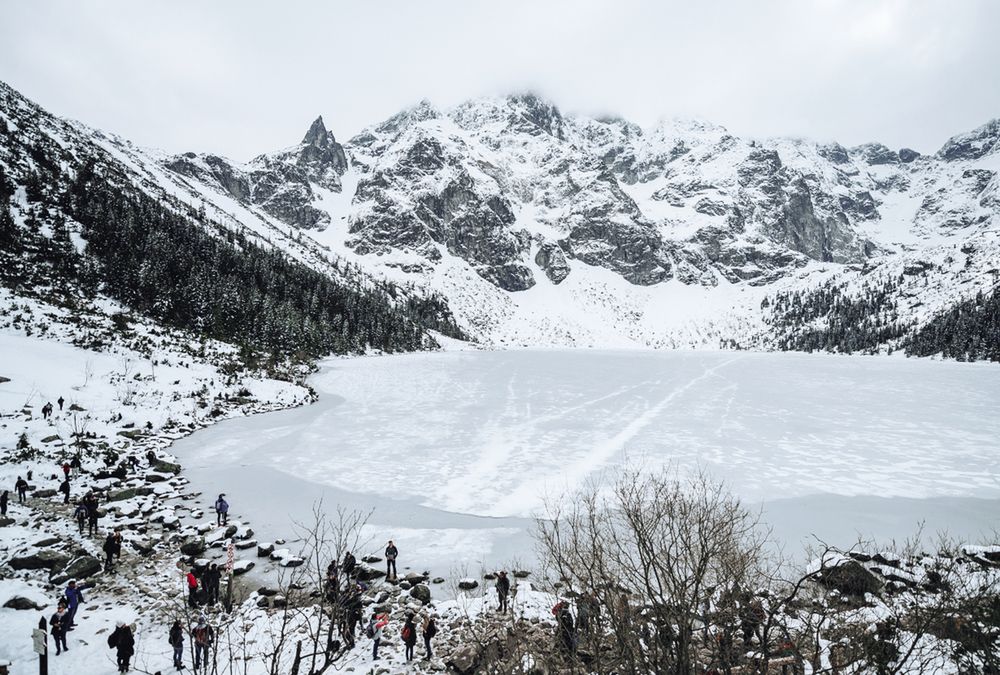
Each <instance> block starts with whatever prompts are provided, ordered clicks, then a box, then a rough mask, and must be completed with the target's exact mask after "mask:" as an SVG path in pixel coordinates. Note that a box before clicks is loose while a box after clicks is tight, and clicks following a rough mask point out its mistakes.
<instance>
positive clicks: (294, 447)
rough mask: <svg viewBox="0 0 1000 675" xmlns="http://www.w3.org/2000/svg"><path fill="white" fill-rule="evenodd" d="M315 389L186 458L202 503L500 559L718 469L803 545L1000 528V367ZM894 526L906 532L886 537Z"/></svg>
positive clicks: (339, 370) (420, 358)
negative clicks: (265, 495)
mask: <svg viewBox="0 0 1000 675" xmlns="http://www.w3.org/2000/svg"><path fill="white" fill-rule="evenodd" d="M313 385H314V386H315V387H316V388H317V389H318V390H319V392H320V396H321V400H320V402H319V403H318V404H315V405H313V406H309V407H304V408H298V409H294V410H288V411H282V412H278V413H269V414H265V415H258V416H254V417H251V418H247V419H239V420H234V421H227V422H224V423H222V424H219V425H217V426H216V427H213V428H211V429H207V430H203V431H199V432H198V433H196V434H194V435H193V436H192V437H190V438H188V439H183V440H181V441H179V442H178V444H177V445H176V446H175V450H176V452H177V453H178V455H179V456H180V458H181V459H182V461H184V462H185V465H186V466H187V467H188V468H190V469H192V471H193V474H194V477H193V480H194V481H195V483H196V485H197V484H198V483H201V482H202V481H205V480H206V478H208V477H211V482H212V483H215V484H218V483H220V482H222V481H225V483H227V484H230V483H232V482H234V481H235V482H236V483H240V482H242V480H244V478H243V477H245V480H246V481H247V482H248V484H250V485H253V486H254V487H255V489H263V490H267V489H268V486H275V485H279V484H280V485H282V488H281V489H282V491H284V492H295V493H297V494H296V495H291V496H290V495H285V496H284V497H282V498H281V499H279V500H278V501H276V502H271V504H272V508H268V509H267V511H268V517H269V518H270V519H272V520H273V521H274V522H275V526H278V523H279V522H280V521H286V522H287V518H288V515H287V514H286V513H284V512H283V509H284V508H285V507H287V508H288V509H289V510H293V509H297V508H302V506H303V505H302V504H298V505H296V504H294V502H295V498H296V497H297V498H299V499H301V498H302V495H304V494H307V493H308V494H319V493H318V492H317V490H316V489H313V490H312V492H310V490H309V489H305V488H304V487H303V486H306V485H312V486H315V487H317V488H318V487H323V488H325V490H326V498H327V500H328V502H331V501H332V502H335V501H347V502H350V503H352V504H354V505H356V506H371V507H374V508H375V509H376V514H377V515H378V517H377V518H376V524H378V525H379V526H382V527H386V528H389V529H390V531H391V529H392V528H393V527H395V528H397V529H399V530H408V531H411V532H412V533H413V534H414V537H413V540H414V542H413V543H416V542H417V541H420V542H423V543H424V544H427V543H428V538H429V539H430V540H432V541H433V539H434V537H433V536H430V537H429V536H428V530H436V531H438V532H439V534H440V536H441V537H442V538H445V539H448V540H449V541H454V542H455V543H459V541H460V540H461V537H456V536H455V533H456V532H465V533H466V535H468V537H469V538H470V539H469V540H470V541H474V542H475V546H476V552H477V553H480V552H481V553H483V555H484V556H485V557H492V556H491V553H492V555H493V556H495V555H500V553H502V551H492V552H491V551H490V545H491V544H490V537H489V536H488V535H489V533H490V532H491V531H493V529H494V528H496V532H495V534H497V535H498V536H499V535H500V534H501V533H502V535H503V536H505V537H509V536H510V533H511V532H512V531H516V530H518V529H523V528H525V527H526V526H528V525H530V520H527V518H530V517H531V516H532V515H535V514H537V513H539V512H540V510H541V508H542V507H543V505H544V502H545V500H546V499H549V498H553V497H556V496H558V495H560V494H562V493H564V492H565V491H566V490H567V489H572V488H573V487H575V486H577V485H579V484H580V483H581V482H582V481H584V480H586V479H587V478H589V477H592V476H595V475H599V474H600V473H601V472H605V471H611V472H613V471H614V469H615V468H616V467H619V466H621V464H622V463H623V462H626V461H627V462H630V463H632V464H637V465H641V466H643V467H648V468H655V467H657V466H660V465H662V464H673V465H675V466H676V467H678V468H679V469H680V470H681V471H687V470H691V469H694V468H696V467H698V466H699V465H702V466H706V467H707V468H708V469H709V470H710V471H712V472H713V473H714V474H715V475H717V476H718V477H720V478H722V479H724V480H726V481H727V482H728V483H729V484H730V485H731V486H732V488H733V489H734V490H735V491H736V492H737V493H738V494H740V495H741V496H742V497H744V498H745V499H747V500H748V501H750V502H752V503H758V502H760V501H764V502H766V503H767V505H768V506H767V509H766V510H767V511H768V513H769V514H770V513H773V515H774V517H775V520H776V521H777V523H776V524H777V525H778V526H779V527H778V529H779V530H782V528H784V529H785V530H787V531H788V532H790V533H792V534H790V535H789V536H799V535H801V534H803V533H807V532H810V531H822V529H823V528H822V527H821V525H822V523H820V522H815V523H812V522H806V521H808V519H809V518H810V517H811V516H810V515H809V514H814V515H815V514H819V516H818V517H821V518H823V519H826V520H830V521H835V520H837V518H836V517H831V516H834V515H835V514H831V513H830V509H831V504H832V505H834V507H833V508H834V509H837V508H839V509H841V510H842V511H843V513H844V514H845V516H849V517H848V519H846V520H842V521H841V522H840V523H839V525H838V527H839V529H838V530H837V531H838V533H843V532H847V533H851V532H856V531H869V530H868V529H866V528H869V526H870V531H872V532H875V533H879V534H882V535H883V536H888V535H892V536H897V535H898V536H905V534H906V533H908V532H909V531H910V530H911V529H912V528H914V527H915V526H916V523H917V521H918V520H920V519H921V518H923V517H926V516H927V514H930V515H936V516H937V518H936V519H934V518H932V519H931V520H932V521H933V522H934V524H935V526H938V527H952V528H957V529H959V530H963V529H965V530H967V529H968V527H970V526H972V525H973V524H977V525H979V526H981V525H982V524H983V523H986V522H988V521H989V520H990V518H994V519H995V517H996V515H997V512H998V511H1000V509H998V504H1000V502H998V501H997V498H998V497H1000V482H998V476H1000V448H998V440H997V439H998V438H1000V419H998V417H997V416H996V414H995V412H996V410H997V406H998V404H1000V378H998V371H997V367H996V366H995V365H987V364H963V363H948V362H936V361H928V360H908V359H903V358H886V357H838V356H829V355H805V354H753V353H733V352H650V351H597V350H590V351H588V350H577V351H569V350H524V351H507V352H457V353H456V352H453V353H434V354H417V355H405V356H386V357H373V358H359V359H335V360H331V361H328V362H326V364H325V367H324V369H323V370H322V371H321V373H320V374H319V375H317V376H316V377H315V378H314V379H313ZM240 467H244V468H243V469H241V468H240ZM240 471H243V472H244V473H240ZM234 472H235V474H234ZM262 472H263V473H262ZM206 489H208V486H207V485H206ZM222 489H223V486H222V485H220V486H219V490H222ZM236 489H238V488H236ZM232 490H233V487H232V486H231V485H225V491H226V492H227V493H230V494H232ZM209 491H210V492H211V491H213V490H209ZM214 491H216V492H217V491H218V490H214ZM251 494H252V493H251ZM893 498H894V499H893ZM248 501H252V498H251V497H250V496H249V495H248V496H247V498H246V500H244V505H245V508H248V509H250V511H251V512H252V511H253V510H254V506H252V505H250V504H247V502H248ZM837 505H839V506H837ZM922 506H923V507H926V508H924V509H923V510H921V508H920V507H922ZM257 509H258V510H259V509H260V506H259V505H258V506H257ZM275 509H277V512H275ZM980 511H981V517H980V518H978V519H977V518H976V517H975V516H976V514H977V513H979V512H980ZM970 512H971V513H972V515H973V517H972V519H971V520H970V519H969V514H970ZM869 513H870V517H869V518H868V520H870V521H871V522H865V521H866V514H869ZM824 514H825V515H824ZM991 514H992V515H991ZM301 515H302V514H299V517H301ZM259 518H260V514H253V515H252V516H251V519H252V520H253V521H254V522H255V525H259V524H260V523H259V522H258V520H259ZM887 518H888V519H890V520H891V519H895V521H898V527H899V528H901V529H900V531H899V532H898V533H897V532H894V531H893V528H892V527H889V528H888V529H887V528H886V527H881V528H880V527H879V526H880V525H885V523H886V519H887ZM950 518H953V519H955V520H956V521H958V522H951V521H950V520H949V519H950ZM494 519H497V520H494ZM895 521H894V522H895ZM259 531H260V530H258V532H259ZM418 531H419V536H418V534H417V533H418ZM265 536H267V535H266V534H265ZM275 536H281V533H280V532H279V533H278V534H276V535H275ZM396 538H397V539H401V540H404V541H405V540H406V535H405V533H404V534H399V533H398V532H397V535H396ZM849 543H850V542H847V543H846V544H845V545H849ZM411 550H412V549H411Z"/></svg>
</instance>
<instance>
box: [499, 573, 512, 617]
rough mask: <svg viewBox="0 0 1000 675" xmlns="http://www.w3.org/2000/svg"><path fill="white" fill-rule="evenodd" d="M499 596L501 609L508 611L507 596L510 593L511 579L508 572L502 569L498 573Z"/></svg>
mask: <svg viewBox="0 0 1000 675" xmlns="http://www.w3.org/2000/svg"><path fill="white" fill-rule="evenodd" d="M496 587H497V598H498V599H499V600H500V611H501V612H506V611H507V596H508V595H510V579H509V578H508V577H507V572H505V571H503V570H501V571H500V572H499V573H498V574H497V583H496Z"/></svg>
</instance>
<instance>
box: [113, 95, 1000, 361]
mask: <svg viewBox="0 0 1000 675" xmlns="http://www.w3.org/2000/svg"><path fill="white" fill-rule="evenodd" d="M998 139H1000V131H998V125H997V123H996V122H995V121H994V122H991V123H989V124H986V125H984V126H983V127H981V128H980V129H977V130H975V131H973V132H970V133H967V134H962V135H959V136H956V137H954V138H952V139H950V140H948V141H947V142H946V143H945V145H944V147H942V149H941V150H940V151H939V152H937V153H936V154H933V155H922V154H920V153H918V152H915V151H913V150H909V149H906V148H903V149H899V150H891V149H889V148H887V147H885V146H883V145H881V144H878V143H870V144H865V145H862V146H858V147H854V148H844V147H843V146H841V145H839V144H837V143H816V142H811V141H806V140H802V139H784V138H778V139H765V140H751V139H742V138H738V137H735V136H733V135H732V134H730V133H728V132H727V131H726V130H725V129H724V128H722V127H720V126H717V125H712V124H708V123H705V122H700V121H690V120H688V121H670V122H664V123H662V124H660V125H657V126H655V127H654V128H645V129H644V128H641V127H639V126H638V125H635V124H632V123H630V122H628V121H626V120H622V119H593V118H587V117H582V116H569V115H564V114H562V113H561V112H560V111H559V109H558V108H557V107H556V106H554V105H553V104H551V103H549V102H546V101H544V100H541V99H539V98H538V97H536V96H533V95H519V96H509V97H506V98H495V99H479V100H472V101H469V102H467V103H464V104H462V105H459V106H457V107H455V108H453V109H449V110H440V109H438V108H436V107H435V106H433V105H432V104H431V103H429V102H427V101H423V102H421V103H419V104H418V105H416V106H414V107H413V108H410V109H407V110H404V111H402V112H400V113H399V114H397V115H395V116H393V117H391V118H389V119H387V120H385V121H384V122H381V123H379V124H375V125H373V126H371V127H369V128H368V129H366V130H365V131H363V132H362V133H360V134H358V135H356V136H355V137H354V138H351V139H350V140H349V141H347V142H346V143H344V144H343V145H342V146H341V145H340V144H338V143H337V142H336V141H335V140H334V137H333V134H332V133H330V132H328V131H326V129H325V127H324V126H322V120H321V119H320V120H317V121H316V122H315V123H314V124H313V126H312V127H311V128H310V130H309V132H308V133H307V134H306V136H305V138H304V139H303V141H302V143H301V144H300V145H298V146H294V147H293V148H291V149H289V150H286V151H283V152H282V153H276V154H273V155H263V156H261V157H259V158H257V159H255V160H253V161H252V162H251V163H250V164H249V165H240V164H237V163H234V162H229V161H227V160H224V159H222V158H219V157H215V156H211V155H196V154H193V153H187V154H186V155H181V156H177V157H161V156H158V155H155V154H154V153H148V152H147V153H140V152H137V151H135V152H133V155H134V156H135V157H136V158H137V161H143V160H144V159H149V160H156V161H158V162H159V164H160V166H162V167H166V168H168V169H170V170H171V172H173V173H175V174H177V175H178V176H179V177H180V178H181V179H182V180H183V182H184V183H185V184H186V185H188V186H189V187H190V189H192V190H196V191H198V192H199V193H200V194H201V195H202V197H203V198H204V199H205V200H206V202H208V203H213V204H215V205H217V206H218V207H219V208H221V209H223V210H227V211H228V212H230V213H232V214H233V215H234V216H235V217H237V218H240V217H245V212H246V211H247V210H249V211H251V212H253V213H255V214H257V217H260V214H261V213H269V214H270V215H271V216H273V217H276V218H278V219H279V220H281V221H282V222H284V223H286V224H287V225H289V226H292V227H303V228H304V229H303V232H304V234H306V235H307V236H308V237H310V238H312V239H314V240H315V241H316V242H318V243H319V244H320V245H321V246H322V247H324V248H325V249H326V251H327V252H328V255H329V256H331V257H336V258H344V259H346V260H350V261H351V262H353V263H356V264H357V265H359V266H360V267H361V268H363V269H365V270H367V271H369V272H371V273H373V274H375V275H377V276H382V277H385V278H388V279H391V280H393V281H395V282H397V283H402V284H415V285H417V286H418V287H421V288H426V289H429V290H431V291H434V292H438V293H440V294H442V295H443V296H444V297H446V298H447V299H448V301H449V304H450V306H451V309H452V311H453V312H454V313H455V315H456V318H457V319H458V321H459V323H460V324H461V325H462V327H463V328H464V329H465V330H466V331H467V332H468V333H470V334H471V335H472V336H474V337H476V338H478V339H479V340H480V341H482V342H484V343H486V344H494V345H504V344H507V345H510V344H526V345H588V346H616V345H648V346H657V347H663V346H701V345H708V346H719V345H730V344H735V343H738V344H742V345H746V346H757V347H764V348H771V347H776V346H781V345H783V344H786V342H785V341H782V339H780V336H776V335H775V331H774V330H773V329H772V328H771V325H772V324H773V322H774V321H773V317H770V316H769V312H767V311H763V312H762V311H761V302H762V300H763V299H764V298H765V297H774V296H776V295H778V294H781V293H787V292H790V291H793V290H798V291H801V292H810V291H812V290H813V289H815V288H819V287H821V286H829V285H833V286H837V287H838V288H841V289H842V290H843V292H844V293H845V294H847V295H850V294H851V293H855V292H857V289H858V288H859V287H861V286H863V285H864V284H865V283H867V282H868V278H867V277H868V275H870V274H871V273H872V271H877V272H878V273H879V274H882V275H885V276H892V277H898V276H899V275H901V274H903V275H904V276H906V274H905V273H904V270H906V269H914V268H915V267H916V268H921V269H922V272H921V274H920V275H919V278H918V279H917V282H919V284H920V285H924V284H926V285H927V286H928V288H929V289H932V290H930V291H929V292H928V294H927V297H923V293H922V292H920V295H921V297H920V299H919V301H918V302H908V301H906V297H912V296H914V295H915V294H917V293H918V291H920V289H917V288H913V284H908V283H903V284H901V286H900V290H899V293H900V294H901V297H900V300H901V302H900V303H899V316H898V317H897V319H898V321H899V323H901V324H902V325H903V326H904V328H903V329H902V332H901V334H900V336H899V337H900V338H901V337H903V336H904V335H906V334H909V333H910V332H912V331H915V330H917V329H918V328H919V326H920V325H922V324H923V323H925V322H926V321H927V320H929V318H930V317H932V316H934V315H935V314H937V313H939V312H941V311H944V310H945V309H947V308H948V307H950V306H952V305H954V304H955V303H956V302H958V301H959V300H961V299H964V298H968V297H972V296H974V295H975V294H976V293H978V292H985V293H987V294H989V293H990V292H992V290H993V289H994V288H995V286H996V284H997V278H996V273H995V272H994V271H993V269H994V268H995V264H994V262H995V261H996V260H998V259H1000V256H998V244H997V242H998V223H1000V221H998V214H1000V181H998V179H997V169H998V168H1000V143H998ZM306 156H308V157H309V160H308V161H309V162H310V163H309V164H307V165H306V164H304V162H306V160H304V159H302V158H303V157H306ZM140 157H141V158H143V159H139V158H140ZM315 157H322V158H321V159H316V158H315ZM268 158H270V159H268ZM278 158H280V160H279V159H278ZM342 158H343V159H346V161H342ZM279 161H280V162H284V164H283V165H282V166H284V167H286V168H287V169H288V171H290V172H292V173H294V174H295V176H293V177H292V178H289V179H288V180H287V181H286V183H285V187H286V195H291V194H293V193H294V195H295V199H294V200H291V201H290V202H289V203H286V204H284V206H283V207H282V208H283V209H284V211H285V213H283V212H282V210H281V209H276V208H274V206H273V204H272V203H271V202H269V201H267V199H263V201H262V199H261V198H260V197H259V196H258V195H257V188H256V187H255V185H256V183H255V182H254V181H255V180H259V176H261V172H262V170H261V167H263V166H265V165H268V166H272V167H273V166H275V165H276V164H277V163H279ZM302 166H307V168H308V170H304V169H303V168H302ZM289 167H290V168H289ZM310 171H311V172H312V173H311V174H310V173H309V172H310ZM318 173H321V174H322V176H324V177H325V178H323V179H317V180H314V179H312V178H309V177H308V175H318ZM234 176H236V178H234ZM303 176H306V178H305V180H303V179H302V177H303ZM334 176H336V178H334ZM267 180H268V181H270V180H273V175H271V174H269V177H268V179H267ZM265 182H266V181H265ZM293 188H294V190H293ZM269 189H270V188H269ZM289 199H291V198H290V197H289ZM296 200H297V201H296ZM315 212H318V213H319V215H316V213H315ZM303 214H311V215H303ZM970 246H974V248H975V250H976V251H977V254H976V255H975V256H972V257H969V256H967V255H966V254H965V253H963V250H965V249H968V248H969V247H970ZM911 276H913V275H911ZM904 281H905V280H904ZM765 304H770V303H765ZM787 319H788V317H778V319H777V320H778V321H779V322H781V321H785V320H787ZM823 320H824V321H825V320H827V319H826V317H825V316H824V318H823ZM897 342H899V340H897ZM888 346H890V344H889V343H887V342H886V341H882V342H880V343H879V344H878V345H876V348H877V349H885V348H887V347H888ZM896 346H901V344H899V345H896Z"/></svg>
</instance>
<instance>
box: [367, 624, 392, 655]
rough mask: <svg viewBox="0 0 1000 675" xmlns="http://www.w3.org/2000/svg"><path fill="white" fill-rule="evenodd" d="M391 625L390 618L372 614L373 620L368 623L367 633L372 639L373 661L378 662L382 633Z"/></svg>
mask: <svg viewBox="0 0 1000 675" xmlns="http://www.w3.org/2000/svg"><path fill="white" fill-rule="evenodd" d="M388 625H389V617H388V616H386V615H385V614H375V613H374V612H373V613H372V618H371V620H369V621H368V628H367V629H366V631H365V632H366V633H367V635H368V637H370V638H371V639H372V659H374V660H375V661H378V645H379V643H380V642H381V641H382V631H383V630H384V629H385V627H386V626H388Z"/></svg>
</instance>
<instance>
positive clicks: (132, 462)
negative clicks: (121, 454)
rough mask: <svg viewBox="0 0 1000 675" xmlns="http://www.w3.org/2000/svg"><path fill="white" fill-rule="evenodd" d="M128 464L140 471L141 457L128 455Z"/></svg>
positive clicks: (133, 469) (134, 469)
mask: <svg viewBox="0 0 1000 675" xmlns="http://www.w3.org/2000/svg"><path fill="white" fill-rule="evenodd" d="M128 465H129V467H131V469H132V471H135V472H138V471H139V458H138V457H136V456H135V455H129V456H128Z"/></svg>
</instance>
